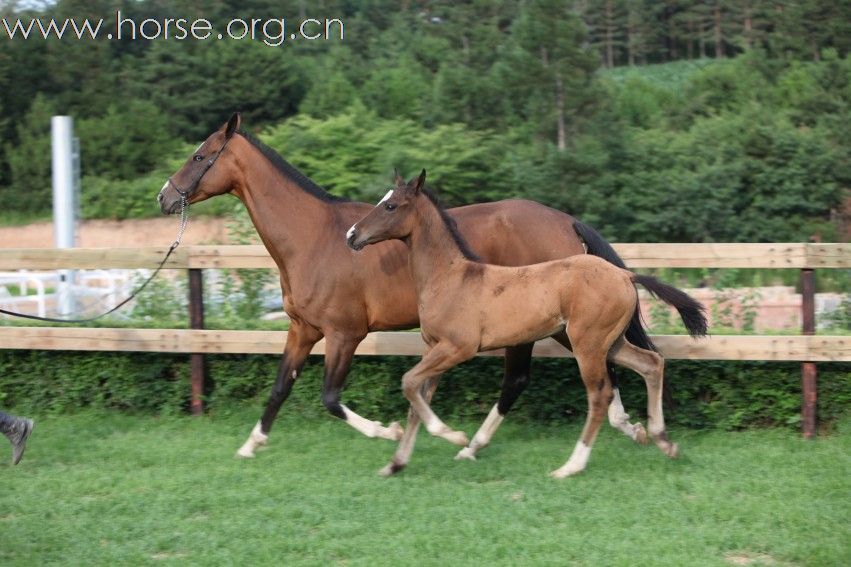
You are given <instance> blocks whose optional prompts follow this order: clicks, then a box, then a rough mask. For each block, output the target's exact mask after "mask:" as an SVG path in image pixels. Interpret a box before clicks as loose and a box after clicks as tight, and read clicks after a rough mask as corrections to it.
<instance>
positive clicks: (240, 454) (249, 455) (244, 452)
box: [234, 447, 254, 459]
mask: <svg viewBox="0 0 851 567" xmlns="http://www.w3.org/2000/svg"><path fill="white" fill-rule="evenodd" d="M234 457H237V458H240V459H253V458H254V451H252V450H251V449H246V448H245V447H240V448H239V450H238V451H237V452H236V455H234Z"/></svg>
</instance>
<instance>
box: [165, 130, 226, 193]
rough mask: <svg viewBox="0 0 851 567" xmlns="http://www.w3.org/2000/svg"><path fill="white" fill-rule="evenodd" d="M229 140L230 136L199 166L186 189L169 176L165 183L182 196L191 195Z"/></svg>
mask: <svg viewBox="0 0 851 567" xmlns="http://www.w3.org/2000/svg"><path fill="white" fill-rule="evenodd" d="M230 140H231V139H230V138H227V139H226V140H225V143H224V144H222V147H221V148H219V151H218V152H216V153H215V154H214V155H212V156H211V157H210V159H208V160H207V163H205V164H204V167H203V168H201V170H200V171H199V172H198V175H197V176H196V177H195V179H193V180H192V183H191V184H189V185H188V186H187V187H186V189H182V188H181V187H180V185H178V184H177V183H175V182H174V180H173V179H172V178H171V177H169V178H168V179H167V180H166V181H167V183H168V184H169V185H171V186H172V187H173V188H174V190H175V191H177V194H178V195H180V196H181V197H182V198H184V199H189V197H191V196H192V194H193V193H195V190H196V189H198V184H199V183H201V178H202V177H204V175H206V174H207V172H208V171H210V168H212V167H213V164H214V163H216V160H217V159H219V156H220V155H222V153H224V151H225V148H226V147H228V142H230Z"/></svg>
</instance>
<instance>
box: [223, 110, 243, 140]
mask: <svg viewBox="0 0 851 567" xmlns="http://www.w3.org/2000/svg"><path fill="white" fill-rule="evenodd" d="M241 122H242V119H241V118H240V116H239V112H234V113H233V115H232V116H231V117H230V120H228V123H227V125H226V126H225V139H226V140H230V138H231V136H233V135H234V133H235V132H236V131H237V130H239V124H240V123H241Z"/></svg>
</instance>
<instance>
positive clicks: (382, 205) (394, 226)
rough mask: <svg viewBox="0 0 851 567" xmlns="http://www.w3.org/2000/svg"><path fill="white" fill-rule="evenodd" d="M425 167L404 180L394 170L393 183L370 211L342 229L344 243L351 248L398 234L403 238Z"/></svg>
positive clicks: (410, 222)
mask: <svg viewBox="0 0 851 567" xmlns="http://www.w3.org/2000/svg"><path fill="white" fill-rule="evenodd" d="M425 178H426V171H425V170H423V171H422V173H420V176H419V177H417V178H415V179H411V180H410V181H408V182H407V183H405V180H404V179H402V178H401V177H400V176H399V174H396V186H395V187H394V188H393V189H391V190H390V191H388V192H387V194H386V195H384V198H383V199H381V201H379V202H378V204H377V205H376V206H375V208H374V209H372V211H370V212H369V214H368V215H366V216H365V217H364V218H363V219H361V220H360V221H359V222H357V223H355V225H354V226H352V228H350V229H349V232H347V233H346V243H347V244H348V245H349V247H350V248H352V249H353V250H361V249H362V248H363V247H364V246H366V245H367V244H375V243H376V242H381V241H382V240H389V239H391V238H398V239H400V240H404V239H405V238H407V237H408V235H410V234H411V231H412V230H413V228H414V225H415V223H416V222H417V220H416V219H415V218H414V215H413V212H414V208H415V205H414V203H415V202H416V200H417V197H418V196H419V195H420V193H422V190H423V186H424V185H425Z"/></svg>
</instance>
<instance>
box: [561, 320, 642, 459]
mask: <svg viewBox="0 0 851 567" xmlns="http://www.w3.org/2000/svg"><path fill="white" fill-rule="evenodd" d="M553 338H554V339H555V340H556V341H558V342H559V343H560V344H561V345H563V346H564V347H565V348H566V349H567V350H569V351H571V352H572V351H573V348H572V347H571V344H570V340H569V339H568V338H567V333H566V332H564V331H562V332H561V333H557V334H555V335H553ZM624 366H627V367H628V368H630V367H629V366H628V365H624ZM609 372H610V378H613V372H612V369H609ZM611 382H612V392H613V396H612V403H610V404H609V411H608V414H609V425H611V426H612V427H614V428H615V429H617V430H618V431H620V432H622V433H623V434H624V435H626V436H627V437H629V438H630V439H632V440H633V441H635V442H636V443H641V444H642V445H644V444H645V443H647V432H646V431H645V430H644V426H643V425H641V422H639V421H637V422H635V423H634V424H633V423H630V422H629V414H628V413H626V410H624V407H623V402H622V401H621V393H620V388H618V386H617V383H616V382H615V381H614V380H612V381H611Z"/></svg>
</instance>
